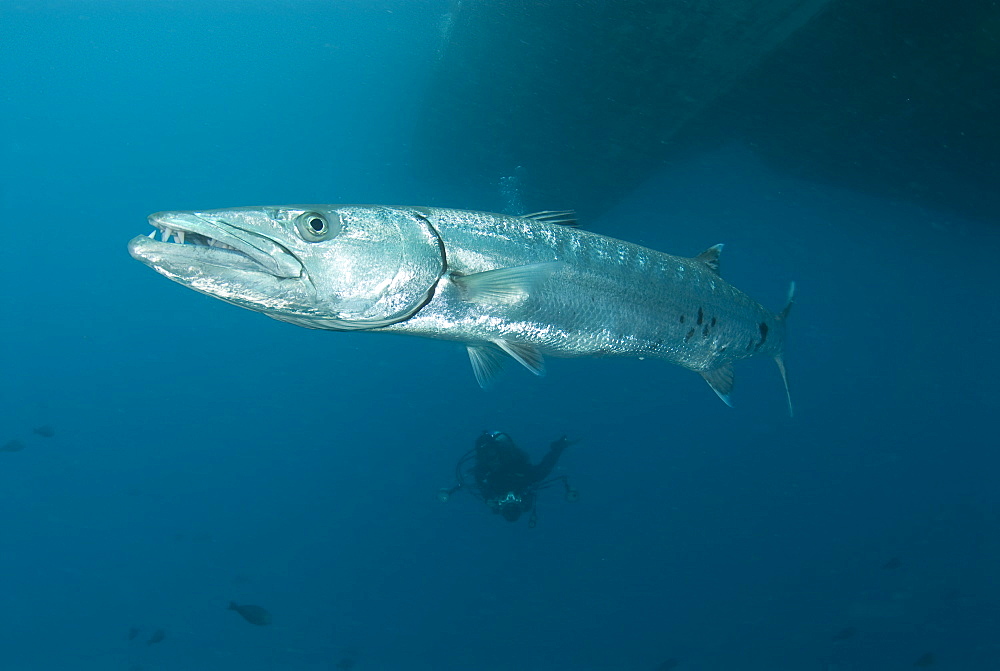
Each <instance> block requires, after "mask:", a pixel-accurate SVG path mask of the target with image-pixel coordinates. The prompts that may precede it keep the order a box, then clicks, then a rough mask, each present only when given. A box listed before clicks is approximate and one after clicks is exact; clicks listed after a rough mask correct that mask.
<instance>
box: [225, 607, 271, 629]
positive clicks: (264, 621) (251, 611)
mask: <svg viewBox="0 0 1000 671" xmlns="http://www.w3.org/2000/svg"><path fill="white" fill-rule="evenodd" d="M229 610H235V611H236V612H237V613H239V614H240V615H241V616H242V617H243V619H244V620H246V621H247V622H249V623H250V624H255V625H257V626H258V627H263V626H265V625H268V624H271V614H270V613H268V612H267V611H266V610H265V609H263V608H261V607H260V606H252V605H250V604H244V605H242V606H240V605H239V604H237V603H236V602H235V601H230V602H229Z"/></svg>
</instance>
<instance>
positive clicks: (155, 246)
mask: <svg viewBox="0 0 1000 671" xmlns="http://www.w3.org/2000/svg"><path fill="white" fill-rule="evenodd" d="M149 223H150V224H151V225H152V226H153V230H152V231H151V232H150V233H149V234H148V235H140V236H138V237H136V238H133V239H132V240H131V241H130V242H129V253H131V254H132V256H133V257H134V258H136V259H137V260H139V261H142V262H143V263H145V264H147V265H149V266H152V267H153V268H157V269H166V268H167V267H168V266H169V267H173V268H174V269H175V270H176V269H177V268H179V267H181V266H189V267H191V268H199V269H201V271H207V270H208V269H209V267H216V268H225V269H229V270H237V271H244V272H258V273H266V274H269V275H273V276H275V277H279V278H289V277H300V276H301V275H302V264H301V262H299V260H298V259H297V258H295V256H294V255H293V254H292V253H291V251H289V250H288V248H286V247H284V246H283V245H281V244H279V243H277V242H275V241H274V240H272V239H270V238H268V237H265V236H263V235H260V234H257V233H254V232H251V231H247V230H245V229H242V228H239V227H237V226H234V225H232V224H229V223H226V222H224V221H221V220H219V219H215V218H211V219H210V218H208V217H203V216H199V215H197V214H193V213H190V212H158V213H156V214H151V215H150V216H149ZM209 272H210V271H209Z"/></svg>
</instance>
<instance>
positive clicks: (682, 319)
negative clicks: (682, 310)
mask: <svg viewBox="0 0 1000 671" xmlns="http://www.w3.org/2000/svg"><path fill="white" fill-rule="evenodd" d="M683 323H684V315H681V324H683Z"/></svg>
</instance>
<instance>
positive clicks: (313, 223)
mask: <svg viewBox="0 0 1000 671" xmlns="http://www.w3.org/2000/svg"><path fill="white" fill-rule="evenodd" d="M323 225H324V222H323V220H322V219H320V218H319V217H313V218H312V219H310V220H309V228H311V229H312V230H313V233H321V232H322V231H323Z"/></svg>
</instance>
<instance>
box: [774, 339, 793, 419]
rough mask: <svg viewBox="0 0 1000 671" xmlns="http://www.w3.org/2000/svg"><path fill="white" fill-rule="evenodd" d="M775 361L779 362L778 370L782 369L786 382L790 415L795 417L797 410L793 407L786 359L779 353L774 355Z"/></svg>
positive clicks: (782, 377)
mask: <svg viewBox="0 0 1000 671" xmlns="http://www.w3.org/2000/svg"><path fill="white" fill-rule="evenodd" d="M774 363H776V364H778V370H779V371H781V381H782V382H784V383H785V396H786V397H787V398H788V416H789V417H794V416H795V411H794V409H793V408H792V392H790V391H789V390H788V374H787V373H786V372H785V361H784V359H782V358H781V355H780V354H779V355H778V356H776V357H774Z"/></svg>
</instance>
